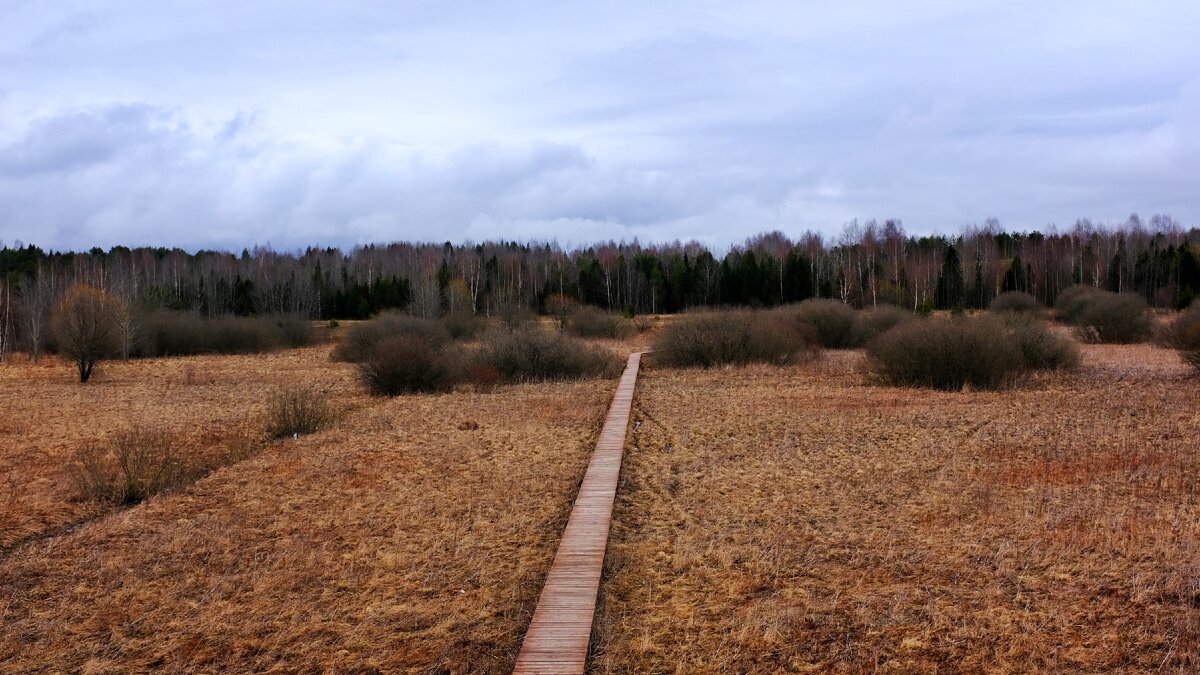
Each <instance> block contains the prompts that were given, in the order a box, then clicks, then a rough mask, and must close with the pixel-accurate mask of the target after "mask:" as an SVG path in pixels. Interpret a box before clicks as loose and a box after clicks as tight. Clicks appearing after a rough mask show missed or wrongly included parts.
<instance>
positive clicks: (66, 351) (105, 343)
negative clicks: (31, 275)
mask: <svg viewBox="0 0 1200 675" xmlns="http://www.w3.org/2000/svg"><path fill="white" fill-rule="evenodd" d="M120 314H121V307H120V304H119V303H118V302H117V301H116V300H114V299H113V298H112V297H111V296H110V295H108V294H107V293H105V292H104V291H102V290H100V289H98V288H92V287H91V286H83V285H79V286H75V287H74V288H72V289H71V290H70V291H68V292H67V294H66V295H64V296H63V298H62V300H60V301H59V303H58V305H57V306H56V307H55V309H54V317H53V319H52V320H51V323H50V329H51V330H52V331H53V332H54V337H55V340H56V343H57V345H58V350H59V353H60V354H62V355H63V357H65V358H66V359H67V360H69V361H71V362H72V363H74V364H75V366H76V367H77V368H78V369H79V381H80V382H87V381H88V378H90V377H91V376H92V370H93V369H94V368H95V367H96V363H97V362H98V361H100V360H101V359H103V358H106V357H108V356H110V355H112V353H113V352H114V351H116V349H117V347H118V344H117V342H118V338H119V335H118V329H119V325H118V318H119V317H120Z"/></svg>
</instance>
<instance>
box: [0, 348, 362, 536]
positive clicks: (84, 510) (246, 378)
mask: <svg viewBox="0 0 1200 675" xmlns="http://www.w3.org/2000/svg"><path fill="white" fill-rule="evenodd" d="M328 352H329V347H328V346H327V345H326V346H320V347H311V348H306V349H298V350H291V351H282V352H275V353H271V354H260V355H249V356H195V357H185V358H172V359H146V360H135V361H129V362H120V361H112V362H104V363H103V364H101V366H100V367H99V368H98V369H97V370H96V375H95V376H94V378H93V381H92V382H90V383H89V384H87V385H80V384H79V382H78V379H77V377H76V376H75V374H74V372H73V371H72V369H71V367H70V366H68V365H65V364H64V363H63V362H62V361H60V360H58V359H54V358H45V359H42V360H41V361H40V362H39V363H37V364H33V363H29V362H22V361H12V362H7V363H5V364H3V366H0V410H2V411H4V414H3V417H2V418H0V551H4V550H6V549H9V548H11V547H13V546H14V545H15V544H17V543H19V542H21V541H25V540H28V539H31V538H35V537H38V536H42V535H45V534H49V533H53V532H55V531H57V530H59V529H61V528H63V527H64V526H66V525H69V524H71V523H75V522H78V521H80V520H82V519H86V518H89V517H92V516H95V515H96V514H97V512H98V507H97V505H95V504H87V503H81V502H78V501H73V500H72V489H71V484H70V481H69V479H68V476H67V465H68V463H69V461H70V460H71V458H73V457H74V454H75V452H76V451H77V450H78V449H79V448H80V447H81V446H83V445H86V444H88V443H94V442H99V441H102V440H104V439H105V438H107V437H109V436H111V435H112V434H114V433H116V432H118V431H120V430H122V429H131V428H138V429H152V430H156V431H161V432H164V433H166V434H168V435H170V436H171V437H172V438H173V439H174V440H175V442H176V447H177V449H178V451H179V452H180V453H181V454H184V455H192V456H195V455H205V454H213V453H217V452H221V451H223V450H224V449H225V447H226V446H227V445H228V444H230V443H236V442H238V441H239V440H242V439H256V438H261V436H262V434H263V429H264V419H263V415H264V411H265V408H266V405H267V401H268V399H269V398H270V395H271V393H272V392H274V391H275V390H277V389H279V388H281V387H285V386H288V385H293V384H296V383H308V384H311V385H314V386H315V387H316V388H317V389H319V390H322V391H324V392H326V393H327V394H328V395H329V396H330V397H331V398H333V399H334V400H335V401H337V404H338V407H339V408H344V407H349V406H356V405H361V404H363V403H364V402H365V401H366V400H367V397H366V396H365V394H363V393H361V392H360V388H359V387H358V384H357V381H356V379H355V377H354V370H353V368H351V367H350V366H347V365H346V364H339V363H332V362H330V361H329V359H328V358H327V356H328Z"/></svg>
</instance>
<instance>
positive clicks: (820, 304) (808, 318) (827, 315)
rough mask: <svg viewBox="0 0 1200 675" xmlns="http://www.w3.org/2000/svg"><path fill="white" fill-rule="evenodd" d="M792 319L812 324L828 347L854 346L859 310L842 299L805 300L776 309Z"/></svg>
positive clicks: (845, 347)
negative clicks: (854, 331) (854, 333)
mask: <svg viewBox="0 0 1200 675" xmlns="http://www.w3.org/2000/svg"><path fill="white" fill-rule="evenodd" d="M776 312H778V313H779V314H781V315H783V316H786V317H788V318H789V319H791V320H792V321H795V322H797V323H801V324H808V325H810V326H812V327H813V328H814V329H815V330H816V332H817V339H818V340H820V342H821V346H822V347H824V348H826V349H848V348H851V347H854V346H855V345H854V341H853V335H852V331H853V329H854V322H855V319H856V318H857V312H855V311H854V308H853V307H851V306H850V305H847V304H846V303H844V302H842V301H840V300H829V299H817V298H813V299H810V300H805V301H804V302H801V303H799V304H796V305H788V306H786V307H781V308H779V309H778V310H776Z"/></svg>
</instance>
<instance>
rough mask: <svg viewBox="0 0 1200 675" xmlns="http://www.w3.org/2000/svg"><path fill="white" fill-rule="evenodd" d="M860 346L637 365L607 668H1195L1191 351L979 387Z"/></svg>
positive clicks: (1198, 551)
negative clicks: (923, 378) (887, 367)
mask: <svg viewBox="0 0 1200 675" xmlns="http://www.w3.org/2000/svg"><path fill="white" fill-rule="evenodd" d="M861 361H862V356H861V354H859V353H855V352H845V353H834V354H826V355H825V356H824V357H823V358H822V359H820V360H818V361H817V362H816V363H813V364H809V365H803V366H793V367H775V366H755V367H752V368H746V369H737V370H732V369H726V370H715V371H667V370H651V371H648V372H646V373H645V374H644V376H643V379H642V381H641V383H640V384H639V394H638V399H637V403H636V406H637V410H636V418H635V422H634V424H635V426H636V431H635V432H634V433H633V435H632V437H631V443H632V446H633V447H632V449H631V450H630V451H629V452H628V453H627V455H626V466H625V469H624V472H623V480H624V482H623V485H622V487H621V489H620V492H619V495H618V503H617V507H616V513H615V515H614V518H615V520H614V530H613V537H612V540H611V541H610V548H609V556H608V560H607V562H606V578H605V582H604V585H603V586H602V593H601V598H602V605H601V608H600V610H599V614H598V618H597V624H596V628H595V640H594V646H593V655H592V664H591V667H592V670H593V671H595V672H613V673H617V672H620V673H625V672H651V673H652V672H677V673H698V672H724V673H749V672H764V673H765V672H863V671H875V670H878V671H885V672H935V671H937V672H945V671H949V672H959V671H990V672H1031V671H1051V670H1064V671H1088V672H1095V671H1114V670H1115V671H1156V670H1159V669H1161V670H1164V671H1173V672H1195V671H1196V670H1197V669H1200V562H1198V561H1200V502H1198V498H1200V478H1198V476H1200V460H1198V458H1197V456H1196V451H1197V449H1200V440H1198V435H1197V432H1198V431H1200V413H1198V412H1197V408H1196V405H1195V403H1196V401H1197V400H1200V378H1195V377H1194V376H1189V375H1188V372H1187V368H1186V366H1184V365H1183V364H1181V363H1180V362H1179V361H1178V359H1177V357H1176V356H1175V355H1174V354H1173V353H1172V352H1170V351H1168V350H1163V349H1157V348H1153V347H1149V346H1143V345H1138V346H1122V347H1115V346H1106V347H1098V346H1089V347H1085V348H1084V356H1083V366H1082V368H1081V370H1080V371H1078V372H1077V373H1074V374H1064V373H1052V374H1041V375H1036V376H1034V377H1033V378H1032V380H1031V381H1030V382H1029V383H1027V384H1026V385H1024V386H1023V387H1021V388H1018V389H1015V390H1011V391H1004V392H988V393H970V394H962V393H939V392H929V391H915V390H902V389H893V388H885V387H873V386H870V385H869V384H867V381H866V380H865V379H864V377H863V376H862V375H861Z"/></svg>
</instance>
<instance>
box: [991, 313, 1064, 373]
mask: <svg viewBox="0 0 1200 675" xmlns="http://www.w3.org/2000/svg"><path fill="white" fill-rule="evenodd" d="M1000 323H1001V325H1002V326H1003V327H1004V329H1005V332H1006V334H1007V335H1006V336H1007V337H1010V338H1012V339H1013V340H1015V341H1016V343H1017V347H1018V348H1019V349H1020V350H1021V358H1022V360H1023V361H1024V363H1025V367H1026V368H1027V369H1029V370H1074V369H1075V368H1077V367H1078V366H1079V361H1080V354H1079V345H1077V344H1075V342H1073V341H1071V340H1069V339H1067V338H1065V337H1063V336H1062V335H1059V334H1058V333H1056V332H1054V329H1053V328H1051V327H1050V325H1049V324H1047V323H1046V322H1045V321H1042V320H1040V319H1037V318H1036V317H1034V316H1032V315H1030V314H1025V313H1014V314H1008V315H1005V316H1002V317H1001V318H1000Z"/></svg>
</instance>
